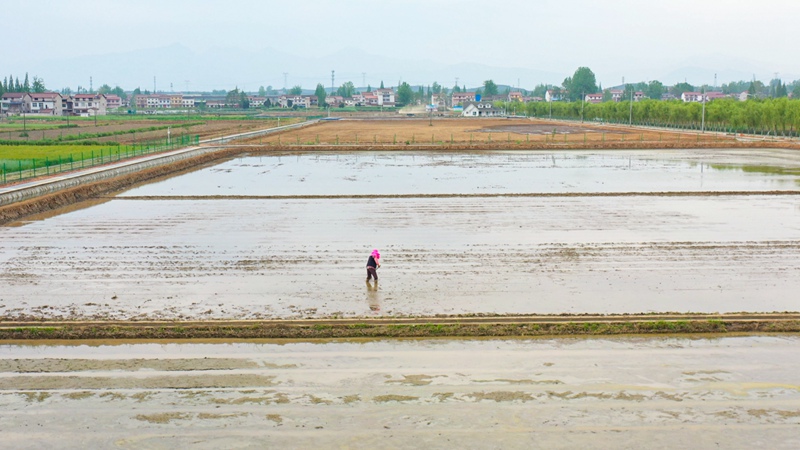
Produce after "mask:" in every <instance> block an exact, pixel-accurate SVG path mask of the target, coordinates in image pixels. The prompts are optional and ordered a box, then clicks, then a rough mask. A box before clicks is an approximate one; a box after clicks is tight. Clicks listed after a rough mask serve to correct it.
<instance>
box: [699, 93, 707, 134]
mask: <svg viewBox="0 0 800 450" xmlns="http://www.w3.org/2000/svg"><path fill="white" fill-rule="evenodd" d="M700 96H701V100H702V101H703V118H702V119H701V120H700V132H701V133H704V134H705V132H706V89H705V88H703V91H702V92H700Z"/></svg>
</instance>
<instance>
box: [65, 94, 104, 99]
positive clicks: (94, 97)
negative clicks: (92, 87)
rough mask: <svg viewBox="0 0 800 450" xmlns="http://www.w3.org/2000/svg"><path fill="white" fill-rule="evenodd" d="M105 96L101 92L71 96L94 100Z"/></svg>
mask: <svg viewBox="0 0 800 450" xmlns="http://www.w3.org/2000/svg"><path fill="white" fill-rule="evenodd" d="M100 97H105V96H104V95H103V94H75V95H73V96H72V98H76V99H86V100H94V99H96V98H100Z"/></svg>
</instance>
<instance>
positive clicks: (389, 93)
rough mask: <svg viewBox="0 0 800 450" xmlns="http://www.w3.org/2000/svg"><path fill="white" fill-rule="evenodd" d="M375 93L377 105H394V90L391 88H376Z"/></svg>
mask: <svg viewBox="0 0 800 450" xmlns="http://www.w3.org/2000/svg"><path fill="white" fill-rule="evenodd" d="M375 95H376V96H377V97H378V105H379V106H394V105H395V100H394V91H393V90H391V89H376V90H375Z"/></svg>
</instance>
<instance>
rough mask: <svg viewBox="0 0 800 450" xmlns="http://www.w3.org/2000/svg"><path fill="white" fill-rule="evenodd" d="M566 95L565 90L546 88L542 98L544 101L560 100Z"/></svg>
mask: <svg viewBox="0 0 800 450" xmlns="http://www.w3.org/2000/svg"><path fill="white" fill-rule="evenodd" d="M566 95H567V91H556V90H555V89H548V90H547V92H545V93H544V100H545V101H546V102H548V103H549V102H560V101H561V100H563V99H564V96H566Z"/></svg>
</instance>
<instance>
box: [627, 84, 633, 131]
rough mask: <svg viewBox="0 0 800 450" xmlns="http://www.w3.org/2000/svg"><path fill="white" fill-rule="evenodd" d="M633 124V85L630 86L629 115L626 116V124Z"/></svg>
mask: <svg viewBox="0 0 800 450" xmlns="http://www.w3.org/2000/svg"><path fill="white" fill-rule="evenodd" d="M632 125H633V86H631V112H630V116H628V126H632Z"/></svg>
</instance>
